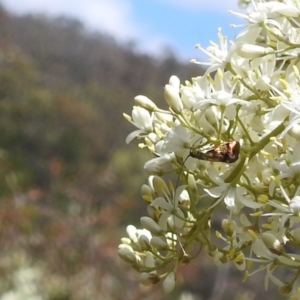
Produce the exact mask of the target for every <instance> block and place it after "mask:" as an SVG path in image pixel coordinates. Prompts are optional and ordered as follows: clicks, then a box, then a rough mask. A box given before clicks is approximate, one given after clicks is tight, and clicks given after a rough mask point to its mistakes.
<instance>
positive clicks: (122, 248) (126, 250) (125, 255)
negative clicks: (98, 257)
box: [118, 244, 137, 264]
mask: <svg viewBox="0 0 300 300" xmlns="http://www.w3.org/2000/svg"><path fill="white" fill-rule="evenodd" d="M118 255H119V257H120V258H122V259H123V260H124V261H126V262H128V263H131V264H132V263H135V262H136V261H137V259H136V256H135V254H134V251H133V249H132V247H130V246H129V245H124V244H121V245H119V248H118Z"/></svg>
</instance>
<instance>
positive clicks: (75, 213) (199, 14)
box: [0, 0, 283, 300]
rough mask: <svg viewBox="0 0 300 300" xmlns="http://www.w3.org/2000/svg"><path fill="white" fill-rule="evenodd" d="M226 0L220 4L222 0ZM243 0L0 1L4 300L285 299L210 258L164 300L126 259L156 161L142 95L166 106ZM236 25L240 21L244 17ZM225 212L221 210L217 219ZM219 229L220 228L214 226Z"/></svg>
mask: <svg viewBox="0 0 300 300" xmlns="http://www.w3.org/2000/svg"><path fill="white" fill-rule="evenodd" d="M223 2H224V1H223ZM230 5H231V7H233V8H236V7H237V3H236V2H235V1H227V4H226V5H224V3H222V4H221V3H220V1H217V0H214V1H209V3H207V1H191V0H190V1H180V0H177V1H176V0H164V1H163V0H161V1H158V0H151V1H146V0H141V1H133V0H132V1H125V0H123V1H122V0H118V1H116V0H110V1H99V0H98V1H96V0H93V1H92V0H88V1H67V0H64V1H58V0H57V1H34V0H31V1H29V0H28V1H21V0H5V1H2V2H1V6H0V242H1V243H0V300H94V299H95V300H97V299H106V300H113V299H116V300H119V299H120V300H121V299H125V300H140V299H145V300H152V299H153V300H154V299H155V300H159V299H167V300H168V299H174V300H177V299H179V300H206V299H209V300H223V299H224V300H227V299H228V300H229V299H233V300H252V299H253V300H258V299H262V297H268V299H283V298H281V297H279V296H276V295H277V294H276V289H275V288H274V287H273V288H271V289H270V290H269V291H268V292H267V293H266V292H265V291H264V289H263V283H262V282H263V277H262V275H258V276H257V277H256V278H250V280H248V281H247V282H246V283H242V276H243V274H241V273H240V272H238V271H236V270H235V269H234V268H233V267H232V266H230V265H226V266H221V267H219V268H216V267H215V266H214V265H213V264H212V260H211V259H210V258H209V257H208V256H207V255H206V254H205V253H202V254H201V255H200V256H199V257H198V259H196V260H194V261H192V262H191V263H190V264H189V265H188V266H184V267H182V269H181V270H180V272H179V276H178V285H177V287H176V289H175V290H174V292H172V293H171V294H170V295H164V294H163V292H162V290H161V287H160V285H159V284H158V285H156V286H152V287H144V286H141V285H140V284H139V276H138V273H137V272H135V271H134V270H131V268H130V267H129V266H128V265H126V264H125V263H124V262H123V261H121V260H120V259H119V258H118V256H117V251H116V250H117V245H118V243H119V240H120V238H121V237H122V236H124V235H126V233H125V229H126V226H127V225H128V224H135V225H136V226H139V218H140V217H141V216H142V215H145V214H147V213H146V204H145V203H144V202H143V200H142V198H141V197H140V193H139V189H140V186H141V185H142V184H143V183H145V182H146V180H147V176H146V174H145V173H144V171H143V164H144V162H145V161H146V160H147V159H148V158H149V157H148V156H147V153H145V152H144V151H142V150H138V147H137V143H135V142H132V144H130V145H126V144H125V138H126V136H127V134H129V133H130V132H131V131H132V130H133V128H132V126H131V125H130V124H129V123H128V122H126V121H125V120H124V119H123V117H122V113H123V112H126V113H128V114H131V109H132V105H133V98H134V96H136V95H139V94H144V95H147V96H148V97H149V98H150V99H153V100H154V101H155V102H156V103H158V104H159V105H161V106H162V107H166V105H165V104H164V101H163V86H164V85H165V84H166V83H167V82H168V80H169V77H170V76H171V75H173V74H176V75H177V76H178V77H179V78H181V79H182V81H184V80H185V79H189V78H191V77H193V76H197V75H201V74H203V72H204V70H203V69H201V67H200V66H199V65H192V64H190V63H189V59H190V58H194V57H195V58H198V59H200V58H201V57H202V54H200V52H197V51H196V50H194V48H193V47H194V44H196V43H201V44H202V45H204V46H205V45H207V44H208V41H209V40H210V39H211V40H215V41H217V39H216V31H217V28H218V27H219V26H222V24H223V23H224V22H225V23H226V26H227V28H226V30H224V31H225V32H224V33H226V31H228V32H229V34H228V35H229V37H230V36H232V37H233V36H234V32H233V31H230V28H229V26H228V25H229V24H230V23H231V21H230V20H231V18H232V16H231V17H228V14H227V12H226V10H227V7H226V6H228V8H229V7H230ZM237 23H239V22H237ZM222 213H223V212H222V211H220V216H221V214H222ZM213 225H214V226H215V228H217V226H219V225H218V224H213Z"/></svg>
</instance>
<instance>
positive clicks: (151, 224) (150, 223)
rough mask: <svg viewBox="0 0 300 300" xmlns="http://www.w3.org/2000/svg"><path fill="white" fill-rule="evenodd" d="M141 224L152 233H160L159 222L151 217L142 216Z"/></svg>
mask: <svg viewBox="0 0 300 300" xmlns="http://www.w3.org/2000/svg"><path fill="white" fill-rule="evenodd" d="M141 225H142V227H144V228H145V229H147V230H149V231H150V232H151V233H154V234H157V235H158V234H160V233H161V228H160V227H159V226H158V224H157V223H156V222H155V221H154V220H153V219H151V218H149V217H141Z"/></svg>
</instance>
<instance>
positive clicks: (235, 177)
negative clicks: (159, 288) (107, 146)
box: [118, 0, 300, 294]
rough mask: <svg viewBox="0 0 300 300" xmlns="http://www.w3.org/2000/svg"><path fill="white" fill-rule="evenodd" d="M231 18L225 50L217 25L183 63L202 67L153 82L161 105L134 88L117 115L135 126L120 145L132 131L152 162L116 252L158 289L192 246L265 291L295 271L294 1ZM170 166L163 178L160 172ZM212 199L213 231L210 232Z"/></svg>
mask: <svg viewBox="0 0 300 300" xmlns="http://www.w3.org/2000/svg"><path fill="white" fill-rule="evenodd" d="M235 14H236V15H237V16H238V17H241V18H243V19H244V21H245V25H244V28H243V30H242V31H241V32H240V34H238V35H237V36H236V38H235V40H234V41H232V42H231V44H230V47H229V46H228V45H227V41H226V37H225V36H223V35H222V33H221V31H219V32H218V39H219V44H215V43H212V44H211V46H209V47H208V48H207V49H203V48H202V47H201V46H198V48H199V49H200V50H202V51H203V52H205V53H206V54H207V55H208V56H209V59H208V61H207V62H206V63H201V62H197V61H194V62H195V63H199V64H205V65H206V66H207V71H206V73H205V74H204V75H203V76H199V77H196V78H192V79H191V81H189V82H188V81H187V82H185V83H184V84H181V83H180V80H179V79H178V78H177V77H176V76H172V77H171V78H170V80H169V83H168V84H166V85H165V88H164V98H165V100H166V102H167V104H168V106H169V109H168V110H163V109H160V108H158V107H157V106H156V105H155V104H154V102H153V101H151V100H150V99H148V98H147V97H145V96H137V97H136V98H135V106H134V107H133V111H132V116H131V117H130V116H128V115H124V116H125V118H126V119H127V120H128V121H130V122H131V123H132V124H133V125H134V126H135V127H137V130H136V131H134V132H132V133H131V134H130V135H129V136H128V137H127V143H129V142H130V141H131V140H132V139H134V138H138V139H139V140H141V143H140V147H142V148H148V150H149V151H150V152H151V153H153V154H154V158H153V159H151V160H150V161H148V162H147V163H146V164H145V166H144V168H145V170H146V171H147V172H148V173H149V175H150V177H149V180H148V183H147V184H145V185H143V187H142V197H143V199H144V200H145V201H146V202H147V204H148V216H144V217H142V218H141V226H142V227H143V229H137V228H135V227H134V226H132V225H130V226H128V228H127V233H128V237H127V238H123V239H122V241H121V244H120V245H119V249H118V253H119V255H120V257H121V258H122V259H124V260H125V261H126V262H128V263H130V264H131V265H132V267H133V268H135V269H136V270H138V271H139V272H140V273H141V282H142V283H143V284H153V283H156V282H158V281H162V282H163V288H164V290H165V291H167V292H168V291H171V290H172V289H173V288H174V286H175V283H176V270H177V267H178V266H179V264H181V263H188V262H189V261H191V260H192V259H193V258H195V257H196V256H197V254H198V253H199V251H201V250H202V249H203V248H206V249H207V251H208V253H209V254H210V255H211V256H212V258H213V260H214V262H215V263H216V264H222V263H226V262H229V261H232V262H233V263H234V264H235V265H236V267H237V268H238V269H239V270H242V271H244V272H245V276H246V277H248V276H251V275H252V274H254V273H255V272H258V271H264V272H265V287H266V288H267V286H268V284H269V281H272V282H273V283H275V284H276V285H277V286H278V287H279V290H280V292H281V293H285V294H287V293H290V292H291V291H292V290H293V286H294V283H295V282H296V280H297V278H298V277H299V275H300V255H299V254H297V251H298V249H299V248H300V226H299V225H300V224H299V222H300V189H299V188H298V187H299V186H300V72H299V70H300V59H299V57H300V3H299V1H297V0H281V1H279V0H278V1H275V0H274V1H269V0H260V1H258V0H253V1H252V7H251V11H249V12H248V13H247V14H240V13H239V14H238V13H235ZM170 173H175V174H176V175H175V177H174V178H175V179H174V182H173V183H171V182H166V180H164V179H163V178H165V177H164V175H166V174H170ZM220 206H223V207H224V214H223V220H222V222H221V224H220V225H221V228H222V230H221V231H218V232H213V229H212V228H211V226H210V223H211V220H212V219H214V218H215V217H216V209H217V208H219V207H220ZM218 211H220V210H219V209H218ZM212 235H213V236H214V238H212ZM215 236H217V238H218V239H217V241H216V239H215ZM255 266H256V267H255ZM281 268H285V269H289V270H290V271H291V277H290V278H289V281H285V282H283V281H282V278H280V275H281V274H282V273H281V272H280V269H281Z"/></svg>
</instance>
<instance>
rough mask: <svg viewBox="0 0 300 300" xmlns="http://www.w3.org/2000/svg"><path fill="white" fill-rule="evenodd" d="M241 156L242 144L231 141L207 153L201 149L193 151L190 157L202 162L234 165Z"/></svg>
mask: <svg viewBox="0 0 300 300" xmlns="http://www.w3.org/2000/svg"><path fill="white" fill-rule="evenodd" d="M239 154H240V143H239V142H237V141H231V142H226V143H222V144H219V145H217V146H215V147H212V148H211V149H209V150H207V151H201V149H191V150H190V156H191V157H193V158H197V159H200V160H206V161H212V162H224V163H234V162H236V161H237V160H238V158H239Z"/></svg>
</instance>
